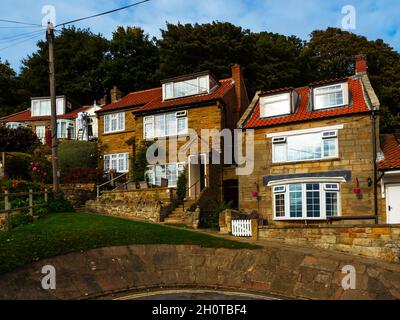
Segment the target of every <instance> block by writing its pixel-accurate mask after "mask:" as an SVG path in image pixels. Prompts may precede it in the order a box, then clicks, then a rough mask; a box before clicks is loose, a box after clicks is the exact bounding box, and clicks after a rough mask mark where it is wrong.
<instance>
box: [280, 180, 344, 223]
mask: <svg viewBox="0 0 400 320" xmlns="http://www.w3.org/2000/svg"><path fill="white" fill-rule="evenodd" d="M308 184H319V193H320V196H319V199H320V216H319V217H307V185H308ZM290 185H301V186H302V190H301V192H302V217H291V216H290ZM327 185H335V186H336V187H335V188H333V189H329V190H326V186H327ZM283 188H284V190H285V191H282V190H283ZM327 192H329V193H337V209H338V212H337V216H338V217H340V216H341V215H342V208H341V198H340V196H341V192H340V184H339V183H337V182H332V183H331V182H329V183H323V182H297V183H290V184H285V185H277V186H275V187H273V188H272V199H273V212H274V220H275V221H291V220H293V221H299V220H302V221H304V220H314V221H315V220H327V219H328V218H329V217H327V215H326V211H327V210H326V193H327ZM278 194H285V216H284V217H277V216H276V214H277V212H276V197H275V196H276V195H278Z"/></svg>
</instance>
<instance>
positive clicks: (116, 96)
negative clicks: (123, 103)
mask: <svg viewBox="0 0 400 320" xmlns="http://www.w3.org/2000/svg"><path fill="white" fill-rule="evenodd" d="M110 93H111V94H110V95H111V103H114V102H116V101H118V100H121V91H119V90H118V88H117V86H114V87H113V88H112V89H111V92H110Z"/></svg>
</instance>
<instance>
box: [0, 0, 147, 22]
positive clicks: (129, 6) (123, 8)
mask: <svg viewBox="0 0 400 320" xmlns="http://www.w3.org/2000/svg"><path fill="white" fill-rule="evenodd" d="M149 1H150V0H143V1H139V2H136V3H133V4H130V5H127V6H124V7H121V8H117V9H114V10H110V11H106V12H103V13H98V14H95V15H92V16H88V17H84V18H80V19H76V20H71V21H67V22H64V23H60V24H58V25H57V26H56V27H59V26H65V25H67V24H71V23H75V22H79V21H83V20H87V19H92V18H97V17H100V16H104V15H106V14H110V13H114V12H117V11H121V10H125V9H128V8H132V7H135V6H138V5H140V4H142V3H145V2H149ZM0 21H1V20H0Z"/></svg>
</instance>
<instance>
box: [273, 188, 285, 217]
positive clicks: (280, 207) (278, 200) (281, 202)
mask: <svg viewBox="0 0 400 320" xmlns="http://www.w3.org/2000/svg"><path fill="white" fill-rule="evenodd" d="M275 215H276V217H284V216H285V194H284V193H281V194H276V195H275Z"/></svg>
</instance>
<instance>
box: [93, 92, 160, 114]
mask: <svg viewBox="0 0 400 320" xmlns="http://www.w3.org/2000/svg"><path fill="white" fill-rule="evenodd" d="M159 97H162V88H161V87H159V88H153V89H149V90H142V91H137V92H132V93H130V94H128V95H127V96H125V97H123V98H122V99H121V100H119V101H116V102H114V103H111V104H109V105H106V106H104V107H102V108H101V110H99V111H98V112H104V111H112V110H118V109H123V108H126V107H141V106H143V105H145V104H146V103H149V102H150V101H152V100H154V99H156V98H159Z"/></svg>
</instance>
